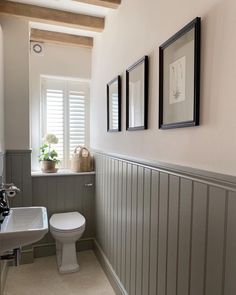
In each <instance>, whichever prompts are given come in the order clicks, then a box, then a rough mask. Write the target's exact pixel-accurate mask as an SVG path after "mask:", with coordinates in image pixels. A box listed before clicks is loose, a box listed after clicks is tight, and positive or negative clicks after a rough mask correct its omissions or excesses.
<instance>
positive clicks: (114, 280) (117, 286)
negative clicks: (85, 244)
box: [94, 240, 128, 295]
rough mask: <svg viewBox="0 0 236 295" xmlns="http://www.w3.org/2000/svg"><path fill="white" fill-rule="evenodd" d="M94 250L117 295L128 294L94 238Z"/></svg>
mask: <svg viewBox="0 0 236 295" xmlns="http://www.w3.org/2000/svg"><path fill="white" fill-rule="evenodd" d="M94 252H95V255H96V256H97V259H98V261H99V262H100V264H101V266H102V268H103V270H104V272H105V273H106V275H107V278H108V280H109V281H110V283H111V285H112V287H113V289H114V291H115V293H116V294H117V295H128V293H127V292H126V291H125V288H124V286H123V285H122V283H121V281H120V280H119V278H118V276H117V275H116V273H115V271H114V269H113V268H112V266H111V264H110V262H109V261H108V259H107V257H106V255H105V254H104V252H103V251H102V249H101V247H100V246H99V244H98V243H97V241H96V240H94Z"/></svg>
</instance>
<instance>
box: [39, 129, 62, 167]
mask: <svg viewBox="0 0 236 295" xmlns="http://www.w3.org/2000/svg"><path fill="white" fill-rule="evenodd" d="M57 143H58V138H57V137H56V136H55V135H54V134H47V135H46V136H45V138H44V143H43V145H42V146H41V147H40V155H39V162H41V170H42V171H43V172H44V173H55V172H57V170H58V169H57V168H56V164H58V163H60V160H59V158H58V153H57V151H56V150H55V149H54V148H52V144H57Z"/></svg>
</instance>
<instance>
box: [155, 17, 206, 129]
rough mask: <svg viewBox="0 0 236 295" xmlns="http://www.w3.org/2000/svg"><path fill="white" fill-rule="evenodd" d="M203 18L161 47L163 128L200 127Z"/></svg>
mask: <svg viewBox="0 0 236 295" xmlns="http://www.w3.org/2000/svg"><path fill="white" fill-rule="evenodd" d="M200 41H201V19H200V18H199V17H197V18H195V19H194V20H193V21H192V22H190V23H189V24H188V25H187V26H185V27H184V28H183V29H182V30H180V31H179V32H178V33H177V34H175V35H174V36H173V37H171V38H170V39H169V40H167V41H166V42H165V43H164V44H162V45H161V46H160V48H159V51H160V57H159V58H160V69H159V70H160V72H159V87H160V88H159V128H161V129H170V128H179V127H190V126H197V125H199V99H200Z"/></svg>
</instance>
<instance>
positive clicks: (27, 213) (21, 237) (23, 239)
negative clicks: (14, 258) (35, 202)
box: [0, 207, 48, 254]
mask: <svg viewBox="0 0 236 295" xmlns="http://www.w3.org/2000/svg"><path fill="white" fill-rule="evenodd" d="M47 232H48V217H47V209H46V208H44V207H20V208H11V211H10V214H9V215H8V216H6V217H5V219H4V221H3V223H2V225H1V230H0V254H2V253H3V252H5V251H8V250H12V249H14V248H18V247H21V246H26V245H28V244H32V243H34V242H37V241H39V240H40V239H42V238H43V236H44V235H45V234H46V233H47Z"/></svg>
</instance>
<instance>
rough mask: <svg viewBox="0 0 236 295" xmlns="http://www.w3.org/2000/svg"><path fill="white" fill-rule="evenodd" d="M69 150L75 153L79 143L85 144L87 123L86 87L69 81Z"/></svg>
mask: <svg viewBox="0 0 236 295" xmlns="http://www.w3.org/2000/svg"><path fill="white" fill-rule="evenodd" d="M68 98H69V132H70V136H69V145H68V146H69V152H70V155H71V154H72V153H73V151H74V149H75V147H76V146H77V145H85V141H86V139H85V135H86V134H85V132H86V130H85V125H86V89H84V87H82V86H81V85H78V84H75V83H69V87H68Z"/></svg>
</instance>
